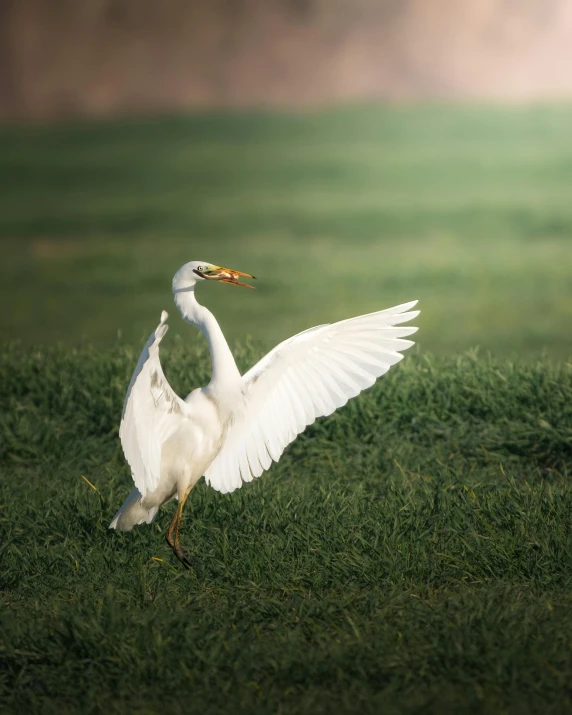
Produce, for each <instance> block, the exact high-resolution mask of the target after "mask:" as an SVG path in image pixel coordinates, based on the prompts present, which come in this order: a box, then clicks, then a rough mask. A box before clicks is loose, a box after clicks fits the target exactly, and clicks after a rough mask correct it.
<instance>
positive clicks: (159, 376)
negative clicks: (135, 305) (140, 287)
mask: <svg viewBox="0 0 572 715" xmlns="http://www.w3.org/2000/svg"><path fill="white" fill-rule="evenodd" d="M167 318H168V314H167V312H166V311H163V313H162V314H161V322H160V323H159V325H158V326H157V328H156V330H155V331H154V332H153V333H152V334H151V336H150V338H149V340H148V341H147V343H146V344H145V347H144V348H143V351H142V353H141V356H140V358H139V361H138V363H137V367H136V368H135V372H134V373H133V377H132V378H131V382H130V383H129V387H128V388H127V395H126V396H125V403H124V405H123V414H122V416H121V426H120V428H119V436H120V438H121V444H122V446H123V452H124V454H125V458H126V460H127V462H128V463H129V466H130V467H131V474H132V476H133V481H134V482H135V486H136V487H137V489H138V490H139V491H140V492H141V496H142V497H144V496H145V494H146V493H147V492H153V491H155V489H156V488H157V486H158V484H159V478H160V476H161V448H162V445H163V443H164V442H165V441H166V440H167V439H169V437H171V435H172V434H173V433H174V432H175V430H176V429H177V427H178V426H179V424H180V422H181V417H182V416H184V415H185V414H186V410H187V406H186V404H185V403H184V402H183V400H181V399H180V397H178V395H177V394H176V393H175V392H174V391H173V389H172V388H171V386H170V385H169V383H168V382H167V378H166V377H165V375H164V373H163V368H162V367H161V361H160V359H159V343H160V342H161V340H162V339H163V337H164V336H165V333H166V332H167V329H168V326H167V323H166V321H167Z"/></svg>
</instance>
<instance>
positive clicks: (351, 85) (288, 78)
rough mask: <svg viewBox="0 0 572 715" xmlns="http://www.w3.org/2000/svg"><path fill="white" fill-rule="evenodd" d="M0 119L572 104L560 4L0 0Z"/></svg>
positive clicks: (570, 52)
mask: <svg viewBox="0 0 572 715" xmlns="http://www.w3.org/2000/svg"><path fill="white" fill-rule="evenodd" d="M0 40H1V41H0V116H3V117H50V116H64V115H76V114H80V115H81V114H96V115H98V114H110V113H115V112H139V111H141V110H145V111H146V110H150V111H155V110H170V109H179V108H196V107H204V106H218V107H224V106H263V105H266V106H268V105H270V106H281V105H297V106H304V105H313V104H323V103H327V102H330V101H336V102H337V101H345V100H356V99H390V100H400V99H418V98H493V99H497V98H502V99H514V100H531V99H532V100H535V99H546V98H549V99H558V98H564V97H570V96H572V2H570V0H208V1H207V0H202V1H196V0H195V1H193V0H0Z"/></svg>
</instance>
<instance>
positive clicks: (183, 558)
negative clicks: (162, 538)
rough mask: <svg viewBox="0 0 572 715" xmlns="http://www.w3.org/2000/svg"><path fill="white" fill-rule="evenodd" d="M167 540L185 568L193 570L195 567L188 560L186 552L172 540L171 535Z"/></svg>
mask: <svg viewBox="0 0 572 715" xmlns="http://www.w3.org/2000/svg"><path fill="white" fill-rule="evenodd" d="M166 539H167V543H168V544H169V546H170V547H171V549H172V550H173V553H174V554H175V556H176V557H177V558H178V559H179V561H180V562H181V563H182V564H183V566H185V568H188V569H192V568H193V565H192V563H191V562H190V560H189V559H188V558H187V556H186V555H185V552H184V551H183V549H182V548H181V546H180V544H179V542H178V541H175V540H173V539H172V538H170V534H167V536H166Z"/></svg>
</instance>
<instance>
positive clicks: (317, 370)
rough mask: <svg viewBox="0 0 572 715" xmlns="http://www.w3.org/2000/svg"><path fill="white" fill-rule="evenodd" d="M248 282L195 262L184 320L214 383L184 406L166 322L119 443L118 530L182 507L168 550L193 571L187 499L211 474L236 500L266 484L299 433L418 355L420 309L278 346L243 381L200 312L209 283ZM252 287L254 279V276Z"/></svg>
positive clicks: (152, 343) (188, 271)
mask: <svg viewBox="0 0 572 715" xmlns="http://www.w3.org/2000/svg"><path fill="white" fill-rule="evenodd" d="M241 275H243V276H244V275H246V276H249V274H244V273H240V272H238V271H232V270H231V269H228V268H221V267H219V266H214V265H212V264H208V263H204V262H200V261H194V262H191V263H187V264H185V265H184V266H183V267H182V268H181V269H180V270H179V271H178V272H177V274H176V275H175V278H174V279H173V292H174V296H175V302H176V304H177V306H178V308H179V310H180V311H181V314H182V315H183V317H184V318H185V319H186V320H187V321H188V322H190V323H192V324H193V325H195V326H196V327H198V328H199V329H200V330H201V331H202V332H203V333H204V335H205V336H206V338H207V340H208V342H209V347H210V352H211V359H212V379H211V381H210V383H209V384H208V385H207V387H205V388H201V389H198V390H193V392H191V393H190V395H188V396H187V397H186V398H185V399H184V400H182V399H181V398H179V397H178V396H177V395H176V394H175V392H174V391H173V390H172V388H171V387H170V385H169V383H168V382H167V379H166V378H165V375H164V373H163V370H162V368H161V363H160V359H159V343H160V342H161V340H162V338H163V337H164V335H165V333H166V332H167V324H166V320H167V313H166V312H165V311H163V314H162V316H161V322H160V324H159V325H158V327H157V329H156V330H155V331H154V332H153V334H152V335H151V337H150V338H149V340H148V341H147V343H146V345H145V347H144V349H143V352H142V353H141V357H140V358H139V361H138V363H137V367H136V368H135V372H134V374H133V377H132V378H131V382H130V384H129V388H128V390H127V395H126V398H125V404H124V408H123V415H122V418H121V427H120V432H119V434H120V437H121V443H122V446H123V450H124V453H125V457H126V459H127V461H128V463H129V465H130V467H131V471H132V475H133V481H134V483H135V489H134V490H133V491H132V492H131V494H130V495H129V497H128V498H127V500H126V502H125V503H124V504H123V506H122V507H121V509H120V510H119V511H118V513H117V514H116V515H115V517H114V519H113V521H112V523H111V525H110V526H111V527H112V528H118V529H131V528H132V527H133V526H134V525H135V524H139V523H143V522H150V521H152V519H153V518H154V516H155V514H156V512H157V509H158V508H159V507H160V506H161V505H162V504H164V503H165V502H167V501H169V500H170V499H172V498H173V497H178V499H179V506H178V509H177V512H176V514H175V517H174V518H173V521H172V522H171V526H170V527H169V531H168V533H167V540H168V542H169V544H170V545H171V546H172V548H173V550H174V551H175V553H176V554H177V556H178V557H179V558H180V559H181V560H182V561H183V562H185V563H188V562H187V561H186V558H185V557H184V555H183V553H182V550H181V548H180V545H179V526H180V520H181V515H182V508H183V505H184V502H185V499H186V497H187V496H188V494H189V492H190V490H191V489H192V487H193V486H194V484H196V482H197V481H198V480H199V479H200V478H201V476H202V475H203V474H204V476H205V479H206V482H207V484H210V485H211V486H212V487H213V488H214V489H217V490H218V491H220V492H223V493H227V492H232V491H234V490H235V489H237V488H238V487H240V486H241V485H242V483H243V482H249V481H251V480H252V479H253V478H254V477H259V476H260V475H261V474H262V473H263V472H264V471H265V470H267V469H268V468H269V467H270V465H271V464H272V462H273V461H275V462H276V461H278V460H279V459H280V456H281V455H282V453H283V452H284V449H285V448H286V446H287V445H288V444H290V442H292V441H293V440H294V439H295V438H296V436H297V435H298V434H300V432H302V431H303V430H304V429H305V428H306V427H307V426H308V425H310V424H312V422H314V421H315V420H316V419H317V418H318V417H322V416H324V415H329V414H331V413H332V412H334V410H336V409H338V408H339V407H341V406H343V405H345V404H346V402H347V401H348V400H349V399H350V398H352V397H355V396H356V395H358V394H359V393H360V392H361V391H362V390H364V389H366V388H368V387H371V385H373V383H374V382H375V380H376V379H377V378H378V377H380V376H381V375H383V374H384V373H386V372H387V371H388V370H389V368H390V367H391V366H392V365H395V363H397V362H399V361H400V360H401V359H402V357H403V355H402V354H401V351H403V350H406V349H407V348H409V347H411V345H413V342H412V341H411V340H406V339H405V338H406V336H408V335H411V334H412V333H414V332H415V331H416V330H417V328H414V327H410V326H405V327H403V326H401V324H402V323H405V322H408V321H409V320H411V319H412V318H414V317H416V316H417V315H418V314H419V311H412V310H411V309H412V308H413V307H414V306H415V304H416V302H417V301H412V302H410V303H404V304H403V305H398V306H395V307H394V308H389V309H388V310H382V311H379V312H376V313H370V314H368V315H362V316H359V317H357V318H351V319H349V320H343V321H340V322H338V323H333V324H331V325H321V326H318V327H316V328H311V329H310V330H306V331H304V332H302V333H299V334H298V335H295V336H294V337H292V338H289V339H288V340H285V341H284V342H282V343H280V344H279V345H277V346H276V347H275V348H274V349H273V350H271V351H270V352H269V353H268V354H267V355H266V356H265V357H264V358H262V360H260V361H259V362H258V363H257V364H256V365H254V367H252V368H251V369H250V370H249V371H248V372H247V373H245V375H244V376H242V377H241V376H240V373H239V372H238V369H237V367H236V364H235V362H234V359H233V357H232V354H231V352H230V349H229V348H228V345H227V343H226V340H225V339H224V336H223V334H222V331H221V330H220V327H219V325H218V323H217V321H216V320H215V318H214V316H213V315H212V313H210V311H208V310H207V309H206V308H204V306H202V305H200V304H199V303H198V302H197V301H196V299H195V295H194V290H195V286H196V284H197V283H198V282H200V281H203V280H219V281H223V282H226V283H234V284H238V285H246V284H244V283H239V281H238V280H237V277H238V276H241ZM249 277H252V276H249Z"/></svg>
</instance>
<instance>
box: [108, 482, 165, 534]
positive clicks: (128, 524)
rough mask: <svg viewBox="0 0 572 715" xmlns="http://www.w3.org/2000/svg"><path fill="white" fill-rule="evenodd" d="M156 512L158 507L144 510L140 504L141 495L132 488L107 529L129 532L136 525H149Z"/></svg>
mask: <svg viewBox="0 0 572 715" xmlns="http://www.w3.org/2000/svg"><path fill="white" fill-rule="evenodd" d="M158 510H159V507H158V506H154V507H152V508H151V509H145V507H144V506H143V505H142V504H141V493H140V492H139V490H138V489H137V488H134V489H132V490H131V492H130V494H129V496H128V497H127V499H126V500H125V501H124V502H123V504H122V505H121V507H120V509H119V511H118V512H117V514H116V515H115V516H114V517H113V521H112V522H111V524H110V525H109V528H110V529H117V530H118V531H131V529H132V528H133V527H134V526H136V525H137V524H150V523H151V522H152V521H153V519H154V518H155V515H156V514H157V511H158Z"/></svg>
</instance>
